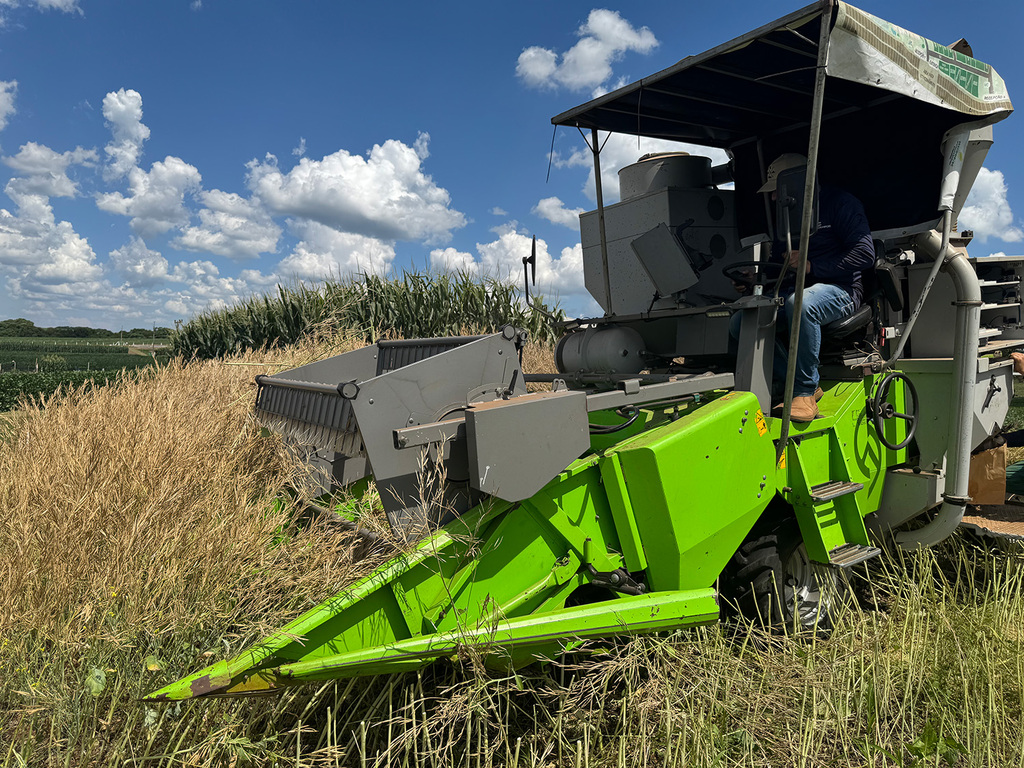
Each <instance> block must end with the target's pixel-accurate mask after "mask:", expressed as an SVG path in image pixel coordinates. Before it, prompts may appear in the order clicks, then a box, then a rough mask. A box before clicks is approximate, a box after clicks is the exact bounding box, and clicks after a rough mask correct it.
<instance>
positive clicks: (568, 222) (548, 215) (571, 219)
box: [533, 197, 583, 229]
mask: <svg viewBox="0 0 1024 768" xmlns="http://www.w3.org/2000/svg"><path fill="white" fill-rule="evenodd" d="M533 213H534V214H536V215H537V216H540V217H541V218H542V219H546V220H547V221H550V222H551V223H552V224H561V225H562V226H563V227H569V228H570V229H579V226H580V214H581V213H583V209H582V208H566V207H565V203H563V202H562V201H561V200H560V199H559V198H557V197H545V198H544V199H543V200H540V201H538V203H537V204H536V205H535V206H533Z"/></svg>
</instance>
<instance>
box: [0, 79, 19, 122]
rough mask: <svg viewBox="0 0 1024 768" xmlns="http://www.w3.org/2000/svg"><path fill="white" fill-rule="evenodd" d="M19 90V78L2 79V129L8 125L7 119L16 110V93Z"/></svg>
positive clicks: (0, 82) (0, 103)
mask: <svg viewBox="0 0 1024 768" xmlns="http://www.w3.org/2000/svg"><path fill="white" fill-rule="evenodd" d="M17 92H18V81H17V80H0V131H2V130H3V129H4V128H6V127H7V120H8V119H9V118H10V116H11V115H13V114H14V112H15V109H14V95H15V94H16V93H17Z"/></svg>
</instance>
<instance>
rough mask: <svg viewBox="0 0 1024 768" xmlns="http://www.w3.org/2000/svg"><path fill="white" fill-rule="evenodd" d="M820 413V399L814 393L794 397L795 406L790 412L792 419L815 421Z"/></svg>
mask: <svg viewBox="0 0 1024 768" xmlns="http://www.w3.org/2000/svg"><path fill="white" fill-rule="evenodd" d="M819 415H820V414H819V412H818V401H817V400H815V399H814V395H806V396H805V397H794V398H793V407H792V409H790V412H789V418H790V419H791V420H792V421H814V420H815V419H816V418H818V416H819Z"/></svg>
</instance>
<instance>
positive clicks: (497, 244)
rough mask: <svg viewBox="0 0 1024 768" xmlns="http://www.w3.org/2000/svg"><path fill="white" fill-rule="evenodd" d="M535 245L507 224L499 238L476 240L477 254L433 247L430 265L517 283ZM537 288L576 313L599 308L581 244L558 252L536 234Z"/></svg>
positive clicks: (584, 312) (537, 290)
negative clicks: (589, 288)
mask: <svg viewBox="0 0 1024 768" xmlns="http://www.w3.org/2000/svg"><path fill="white" fill-rule="evenodd" d="M532 248H533V238H532V237H530V236H529V235H525V234H522V233H521V232H518V231H517V230H516V229H515V228H514V227H513V226H507V227H505V228H504V229H502V230H500V231H499V233H498V238H497V239H496V240H493V241H492V242H489V243H477V244H476V250H477V255H476V256H474V255H472V254H469V253H465V252H462V251H458V250H456V249H454V248H445V249H435V250H433V251H431V252H430V266H431V267H432V268H434V269H446V270H458V271H463V272H468V273H470V274H472V275H476V276H478V277H480V276H486V277H493V278H497V279H500V280H512V281H514V282H515V283H516V284H517V285H518V284H520V283H521V282H522V279H523V259H524V258H526V257H529V256H530V254H531V252H532ZM534 290H536V292H537V293H540V294H543V295H544V296H545V297H547V298H548V299H549V300H557V301H559V302H560V303H562V305H563V306H564V307H566V308H567V309H568V310H570V311H573V312H574V313H578V314H586V313H592V312H593V311H594V309H596V304H594V302H593V300H592V299H591V298H590V296H589V294H588V293H587V289H586V286H585V285H584V282H583V248H582V247H581V246H580V245H579V244H576V245H574V246H572V247H570V248H563V249H562V250H561V251H560V252H559V254H558V255H557V256H555V255H554V254H552V253H551V252H550V251H549V250H548V244H547V241H545V240H543V239H542V238H537V284H536V288H534V286H532V285H531V287H530V292H531V293H533V292H534Z"/></svg>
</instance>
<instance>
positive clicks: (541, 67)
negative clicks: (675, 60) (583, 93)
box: [516, 8, 658, 90]
mask: <svg viewBox="0 0 1024 768" xmlns="http://www.w3.org/2000/svg"><path fill="white" fill-rule="evenodd" d="M576 34H577V36H578V37H579V38H580V39H579V41H577V43H576V44H575V45H574V46H573V47H572V48H570V49H569V50H567V51H565V52H564V53H563V54H561V56H559V54H558V53H556V52H555V51H553V50H551V49H549V48H542V47H540V46H531V47H529V48H527V49H525V50H524V51H523V52H522V53H521V54H520V55H519V61H518V62H517V64H516V74H517V75H518V76H519V77H520V78H521V79H522V80H523V82H524V83H526V84H527V85H529V86H532V87H534V88H553V87H556V86H564V87H566V88H570V89H572V90H583V89H586V88H597V87H599V86H600V85H601V84H602V83H604V82H605V81H607V80H609V79H610V78H611V77H612V63H613V62H615V61H618V60H619V59H621V58H622V57H623V55H625V54H626V53H627V52H629V51H634V52H637V53H650V52H651V51H652V50H653V49H654V48H655V47H657V45H658V40H657V38H656V37H655V36H654V33H653V32H651V30H649V29H648V28H647V27H641V28H640V29H636V28H634V27H633V25H632V24H630V23H629V22H628V21H626V20H625V19H623V18H622V17H621V16H620V15H619V14H618V12H617V11H609V10H606V9H603V8H595V9H594V10H592V11H591V12H590V15H589V16H588V17H587V20H586V22H584V23H583V24H582V25H581V26H580V27H579V29H578V30H577V31H576Z"/></svg>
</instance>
